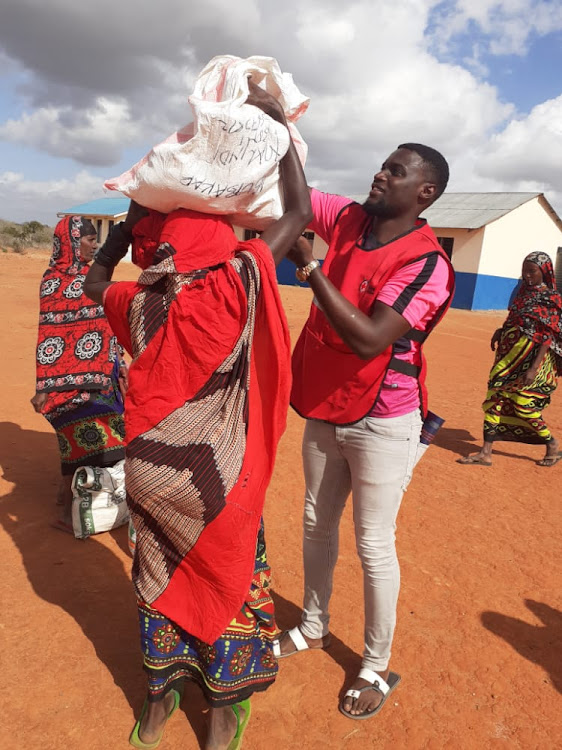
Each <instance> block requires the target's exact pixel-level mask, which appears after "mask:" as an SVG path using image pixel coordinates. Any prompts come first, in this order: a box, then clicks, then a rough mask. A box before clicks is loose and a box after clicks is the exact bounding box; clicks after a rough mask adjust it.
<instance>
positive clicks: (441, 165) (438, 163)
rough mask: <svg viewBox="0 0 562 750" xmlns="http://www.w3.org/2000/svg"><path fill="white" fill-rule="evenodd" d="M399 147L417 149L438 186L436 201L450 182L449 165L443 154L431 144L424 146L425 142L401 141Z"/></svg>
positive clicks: (410, 149)
mask: <svg viewBox="0 0 562 750" xmlns="http://www.w3.org/2000/svg"><path fill="white" fill-rule="evenodd" d="M398 148H406V149H408V151H415V152H416V154H418V156H421V158H422V160H423V162H424V164H425V165H426V167H427V170H428V172H430V174H431V181H432V182H435V185H436V186H437V192H436V194H435V198H434V199H433V200H434V201H436V200H437V198H439V196H441V195H442V194H443V191H444V190H445V188H446V187H447V183H448V182H449V165H448V164H447V160H446V159H445V157H444V156H443V154H440V153H439V151H436V150H435V149H434V148H431V146H424V145H423V143H401V144H400V146H398Z"/></svg>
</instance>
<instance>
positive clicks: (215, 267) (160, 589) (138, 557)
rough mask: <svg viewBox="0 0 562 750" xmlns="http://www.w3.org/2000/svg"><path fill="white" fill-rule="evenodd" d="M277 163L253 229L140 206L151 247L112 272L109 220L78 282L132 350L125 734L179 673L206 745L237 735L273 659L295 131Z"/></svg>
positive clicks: (172, 698) (145, 717) (298, 221)
mask: <svg viewBox="0 0 562 750" xmlns="http://www.w3.org/2000/svg"><path fill="white" fill-rule="evenodd" d="M250 91H251V95H250V97H249V99H248V102H249V103H251V104H255V105H257V106H259V107H260V108H261V109H262V110H263V111H265V112H266V113H267V114H269V115H271V116H272V117H274V118H276V119H277V120H278V121H279V122H282V123H283V124H286V121H285V117H284V114H283V110H282V108H281V107H280V105H279V104H278V103H277V101H276V100H275V99H273V97H271V96H269V95H268V94H266V93H265V92H263V91H262V90H261V89H259V88H258V87H257V86H254V85H253V84H252V83H251V82H250ZM279 168H280V175H281V183H282V187H283V194H284V206H285V213H284V215H283V216H282V217H281V218H280V219H279V220H277V221H276V222H274V223H273V224H272V225H271V226H269V227H268V228H267V229H266V230H265V231H264V232H263V234H262V236H261V238H260V239H255V240H251V241H248V242H239V241H238V240H237V238H236V235H235V234H234V231H233V229H232V227H231V226H230V224H229V222H228V221H226V220H225V219H224V218H222V217H220V216H209V215H206V214H201V213H197V212H195V211H188V210H185V209H180V210H177V211H173V212H172V213H170V214H169V215H168V216H166V217H163V216H162V215H157V214H155V213H154V212H150V214H149V216H147V217H145V218H143V219H142V220H140V221H139V222H138V224H136V226H135V230H134V234H135V235H136V237H135V242H134V256H135V257H136V258H137V259H139V261H141V263H142V265H146V264H147V253H146V246H147V244H148V246H149V247H150V246H152V247H153V248H154V247H157V248H158V249H157V251H156V254H155V255H154V256H153V258H152V259H151V260H150V261H148V262H150V265H149V266H148V268H146V269H145V270H144V271H143V273H142V274H141V275H140V277H139V279H138V282H136V283H132V282H131V283H129V282H120V283H117V284H110V283H108V279H110V278H111V274H112V270H113V266H114V265H115V263H116V262H117V260H118V258H119V257H120V256H121V255H122V254H123V251H124V249H125V247H126V245H127V243H128V241H130V239H131V236H130V235H129V236H127V233H126V232H124V231H123V230H122V229H121V227H120V225H118V226H117V227H116V228H115V230H114V232H113V234H112V236H111V237H110V238H109V240H108V242H107V243H106V245H105V246H104V247H103V248H102V249H101V250H100V252H99V254H98V256H97V257H96V263H94V265H93V267H92V269H91V271H90V273H89V274H88V279H87V281H86V293H87V294H88V295H89V296H91V297H92V298H93V299H94V300H96V301H101V300H102V299H103V301H104V307H105V311H106V314H107V316H108V319H109V321H110V323H111V325H112V327H113V330H114V331H115V332H116V334H117V336H118V338H119V340H120V342H121V343H122V344H123V346H124V347H125V349H126V350H127V351H129V352H130V353H131V355H132V357H133V361H132V364H131V368H130V375H129V390H128V392H127V409H126V422H127V459H126V468H125V473H126V482H127V493H128V504H129V508H130V512H131V517H132V520H133V523H134V526H135V529H136V535H137V536H136V539H137V541H136V550H135V556H134V563H133V582H134V586H135V590H136V594H137V603H138V612H139V624H140V631H141V644H142V649H143V653H144V667H145V670H146V672H147V674H148V695H147V698H146V701H145V704H144V707H143V709H142V712H141V716H140V719H139V720H138V721H137V723H136V725H135V727H134V729H133V733H132V735H131V737H130V742H131V744H132V745H133V746H135V747H139V748H149V747H150V748H153V747H156V746H157V745H158V743H159V742H160V739H161V737H162V733H163V730H164V725H165V723H166V721H167V719H168V718H169V717H170V716H171V714H172V713H173V712H174V710H175V709H176V708H177V706H178V703H179V700H180V694H181V693H180V691H181V684H182V681H183V680H184V679H185V678H188V679H192V680H195V681H197V682H198V683H199V685H200V686H201V688H202V690H203V693H204V695H205V698H206V700H207V702H208V704H209V706H210V711H209V719H210V720H209V734H208V738H207V743H206V748H207V750H226V749H227V748H228V749H229V750H233V749H234V748H239V747H240V745H241V742H242V734H243V732H244V729H245V727H246V725H247V722H248V719H249V716H250V702H249V698H250V696H251V694H252V693H254V692H256V691H262V690H265V689H267V688H268V687H269V686H270V685H271V684H272V683H273V681H274V680H275V677H276V673H277V661H276V659H275V657H274V655H273V649H272V641H273V639H274V637H275V635H276V633H277V632H278V631H277V627H276V625H275V619H274V611H273V602H272V599H271V597H270V594H269V586H270V575H269V568H268V566H267V562H266V555H265V542H264V536H263V526H262V522H261V517H262V510H263V504H264V499H265V492H266V489H267V486H268V483H269V480H270V477H271V473H272V470H273V464H274V459H275V452H276V448H277V443H278V440H279V438H280V436H281V434H282V432H283V430H284V428H285V420H286V412H287V408H288V402H289V388H290V341H289V333H288V329H287V322H286V319H285V315H284V312H283V309H282V306H281V302H280V298H279V294H278V290H277V280H276V273H275V265H276V264H277V263H278V262H279V261H280V260H281V259H282V258H283V257H284V255H285V254H286V253H287V252H288V251H289V249H290V248H291V246H292V245H293V243H294V242H295V241H296V239H297V238H298V237H299V235H300V233H301V232H302V231H303V229H304V228H305V227H306V225H307V223H308V221H309V220H310V218H311V212H310V199H309V196H308V189H307V187H306V181H305V178H304V175H303V172H302V168H301V165H300V163H299V160H298V157H297V155H296V152H295V149H294V146H293V144H292V143H291V145H290V147H289V151H288V153H287V155H286V156H285V157H284V158H283V159H282V161H281V163H280V167H279ZM129 213H130V216H131V217H133V219H132V220H134V218H135V217H138V215H139V214H140V213H142V209H140V208H139V207H138V206H136V205H135V204H132V205H131V209H130V212H129ZM152 232H159V237H158V242H157V243H155V242H154V241H153V240H152V241H151V239H150V235H151V233H152ZM139 240H140V244H141V246H142V247H139V246H138V243H139ZM264 742H266V741H265V740H264Z"/></svg>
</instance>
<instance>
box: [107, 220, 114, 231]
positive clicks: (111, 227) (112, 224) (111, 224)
mask: <svg viewBox="0 0 562 750" xmlns="http://www.w3.org/2000/svg"><path fill="white" fill-rule="evenodd" d="M114 226H115V222H114V221H113V219H110V220H109V230H108V232H107V233H108V234H109V232H111V230H112V229H113V227H114Z"/></svg>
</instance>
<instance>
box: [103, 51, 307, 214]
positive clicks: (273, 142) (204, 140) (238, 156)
mask: <svg viewBox="0 0 562 750" xmlns="http://www.w3.org/2000/svg"><path fill="white" fill-rule="evenodd" d="M250 74H251V75H252V80H253V81H254V82H255V83H257V84H260V85H261V86H262V87H263V88H264V89H266V90H267V91H268V92H269V93H270V94H272V95H273V96H274V97H275V98H276V99H277V100H278V101H279V102H280V103H281V105H282V107H283V110H284V112H285V115H286V118H287V121H288V124H289V128H290V131H291V137H292V139H293V142H294V143H295V147H296V149H297V153H298V155H299V158H300V161H301V163H302V164H303V166H304V163H305V160H306V154H307V146H306V144H305V142H304V141H303V139H302V138H301V136H300V134H299V132H298V130H297V129H296V127H295V126H294V124H293V123H294V122H296V121H297V120H298V119H299V117H300V116H301V115H302V114H303V113H304V112H305V111H306V109H307V107H308V103H309V99H308V98H307V97H305V96H303V95H302V94H301V93H300V91H299V90H298V88H297V87H296V86H295V84H294V83H293V78H292V76H291V75H290V74H289V73H282V72H281V69H280V68H279V65H278V63H277V61H276V60H274V59H273V58H272V57H249V58H248V59H247V60H242V59H241V58H239V57H233V56H232V55H224V56H219V57H214V58H213V59H212V60H211V61H210V62H209V63H208V64H207V66H206V67H205V68H204V69H203V71H202V72H201V73H200V74H199V76H198V78H197V81H196V84H195V90H194V92H193V94H192V95H191V96H190V97H189V99H188V101H189V104H190V105H191V109H192V111H193V117H194V122H192V123H190V124H189V125H186V126H185V127H184V128H182V129H181V130H180V131H178V132H177V133H174V134H173V135H171V136H170V137H169V138H167V139H166V140H165V141H164V142H163V143H160V144H158V145H157V146H155V147H154V148H153V149H152V150H151V151H150V153H148V154H147V155H146V156H145V157H144V158H143V159H141V160H140V161H139V162H138V163H137V164H135V166H134V167H132V168H131V169H130V170H128V171H127V172H124V173H123V174H122V175H121V176H120V177H115V178H113V179H111V180H107V182H106V183H105V187H106V188H108V189H110V190H120V191H121V192H122V193H124V194H125V195H127V196H128V197H129V198H132V199H134V200H135V201H137V203H140V204H141V205H142V206H146V207H147V208H152V209H155V210H156V211H161V212H162V213H169V212H170V211H174V210H175V209H177V208H190V209H193V210H195V211H202V212H204V213H211V214H222V215H227V216H229V217H230V218H231V221H232V223H233V224H236V225H238V226H242V227H247V228H249V229H263V228H264V227H265V226H267V224H269V223H270V222H271V221H272V220H273V219H278V218H279V217H280V216H281V215H282V213H283V204H282V199H281V192H280V190H279V169H278V164H279V162H280V161H281V159H282V158H283V156H284V155H285V154H286V153H287V149H288V148H289V134H288V132H287V129H286V128H285V127H284V126H283V125H281V123H279V122H277V121H275V120H273V119H272V118H271V117H269V116H268V115H266V114H265V113H263V112H261V111H260V110H258V109H257V108H256V107H253V106H252V105H250V104H245V101H246V99H247V97H248V92H249V88H248V76H249V75H250Z"/></svg>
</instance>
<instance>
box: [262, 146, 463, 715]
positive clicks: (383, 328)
mask: <svg viewBox="0 0 562 750" xmlns="http://www.w3.org/2000/svg"><path fill="white" fill-rule="evenodd" d="M448 177H449V168H448V165H447V162H446V161H445V159H444V158H443V156H442V155H441V154H440V153H439V152H438V151H435V149H432V148H430V147H428V146H423V145H422V144H418V143H405V144H402V145H401V146H399V147H398V149H397V150H396V151H394V153H392V154H391V155H390V156H389V157H388V159H386V161H385V162H384V164H383V165H382V167H381V169H380V171H379V172H377V174H376V175H375V177H374V180H373V183H372V185H371V192H370V193H369V197H368V198H367V200H366V201H365V203H364V204H363V205H362V206H360V205H359V204H357V203H350V201H349V200H348V199H346V198H342V197H340V196H335V195H327V194H324V193H320V192H319V191H317V190H314V189H311V191H310V193H311V201H312V210H313V213H314V222H313V223H312V224H311V226H310V228H311V229H312V230H313V231H314V232H316V233H317V234H319V235H320V237H322V238H323V239H324V240H325V241H326V242H327V243H328V245H329V248H328V254H327V256H326V260H325V262H324V265H323V266H322V267H320V264H319V262H318V261H317V260H315V259H314V258H313V256H312V248H311V246H310V244H309V243H307V242H306V241H305V240H302V239H301V241H299V243H298V246H297V247H296V248H295V249H294V250H293V251H292V256H291V259H292V260H293V261H294V262H295V263H296V264H297V278H298V279H299V280H301V281H305V280H306V281H308V283H309V284H310V286H311V288H312V290H313V292H314V300H313V303H312V306H311V312H310V316H309V318H308V321H307V323H306V325H305V327H304V329H303V331H302V333H301V335H300V338H299V340H298V342H297V345H296V347H295V351H294V354H293V379H294V383H293V390H292V394H291V404H292V406H293V407H294V409H295V410H296V411H297V412H298V413H299V414H300V415H301V416H303V417H305V418H306V420H307V423H306V428H305V433H304V439H303V461H304V474H305V480H306V496H305V508H304V542H303V545H304V571H305V592H304V605H303V615H302V622H301V624H300V625H299V626H297V627H294V628H292V629H291V630H289V631H287V632H286V633H284V634H283V635H282V637H281V638H280V639H279V641H278V642H277V644H276V652H277V654H278V656H279V657H284V656H289V655H292V654H295V653H297V652H298V651H301V650H303V649H310V648H325V647H326V646H327V645H328V644H329V640H330V636H329V612H328V606H329V601H330V596H331V593H332V579H333V571H334V567H335V564H336V561H337V557H338V527H339V521H340V518H341V514H342V512H343V508H344V505H345V502H346V500H347V497H348V495H349V493H350V491H351V492H352V498H353V517H354V522H355V534H356V542H357V550H358V553H359V556H360V559H361V563H362V567H363V575H364V600H365V602H364V603H365V650H364V653H363V662H362V669H361V670H360V672H359V675H358V677H357V679H356V680H355V681H354V682H353V684H352V685H351V687H350V690H348V691H347V693H346V695H345V697H344V699H343V701H342V703H341V704H340V710H341V711H342V713H344V714H345V715H346V716H348V717H350V718H352V719H364V718H367V717H368V716H372V715H374V714H375V713H377V712H378V711H379V710H380V709H381V708H382V705H383V703H384V701H385V700H386V697H387V696H388V695H389V693H390V691H391V690H392V689H393V688H394V687H395V686H396V685H397V684H398V682H399V680H400V677H399V676H398V675H397V674H395V673H393V672H390V671H389V668H388V664H389V659H390V647H391V643H392V637H393V633H394V627H395V623H396V604H397V600H398V591H399V585H400V569H399V566H398V559H397V556H396V548H395V529H396V517H397V514H398V510H399V507H400V502H401V500H402V495H403V493H404V491H405V490H406V487H407V486H408V483H409V481H410V478H411V476H412V471H413V468H414V465H415V461H416V454H417V450H418V445H419V438H420V431H421V426H422V420H423V417H424V416H425V414H426V411H427V405H426V404H427V400H426V391H425V360H424V357H423V354H422V343H423V341H424V340H425V338H426V337H427V335H428V333H429V332H430V331H431V330H432V329H433V328H434V326H435V325H436V323H437V322H438V321H439V320H440V318H441V317H442V315H443V314H444V313H445V311H446V310H447V309H448V307H449V304H450V302H451V298H452V294H453V290H454V273H453V269H452V266H451V264H450V262H449V259H448V257H447V256H446V254H445V253H444V251H443V250H442V249H441V247H440V245H439V243H438V241H437V238H436V237H435V235H434V233H433V232H432V231H431V229H430V228H429V226H428V225H427V223H426V222H425V220H423V219H419V218H418V217H419V215H420V213H422V211H423V210H424V209H426V208H427V207H428V206H430V205H431V204H432V203H433V202H434V201H435V200H437V198H438V197H439V196H440V195H441V193H442V192H443V191H444V189H445V187H446V185H447V181H448Z"/></svg>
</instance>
